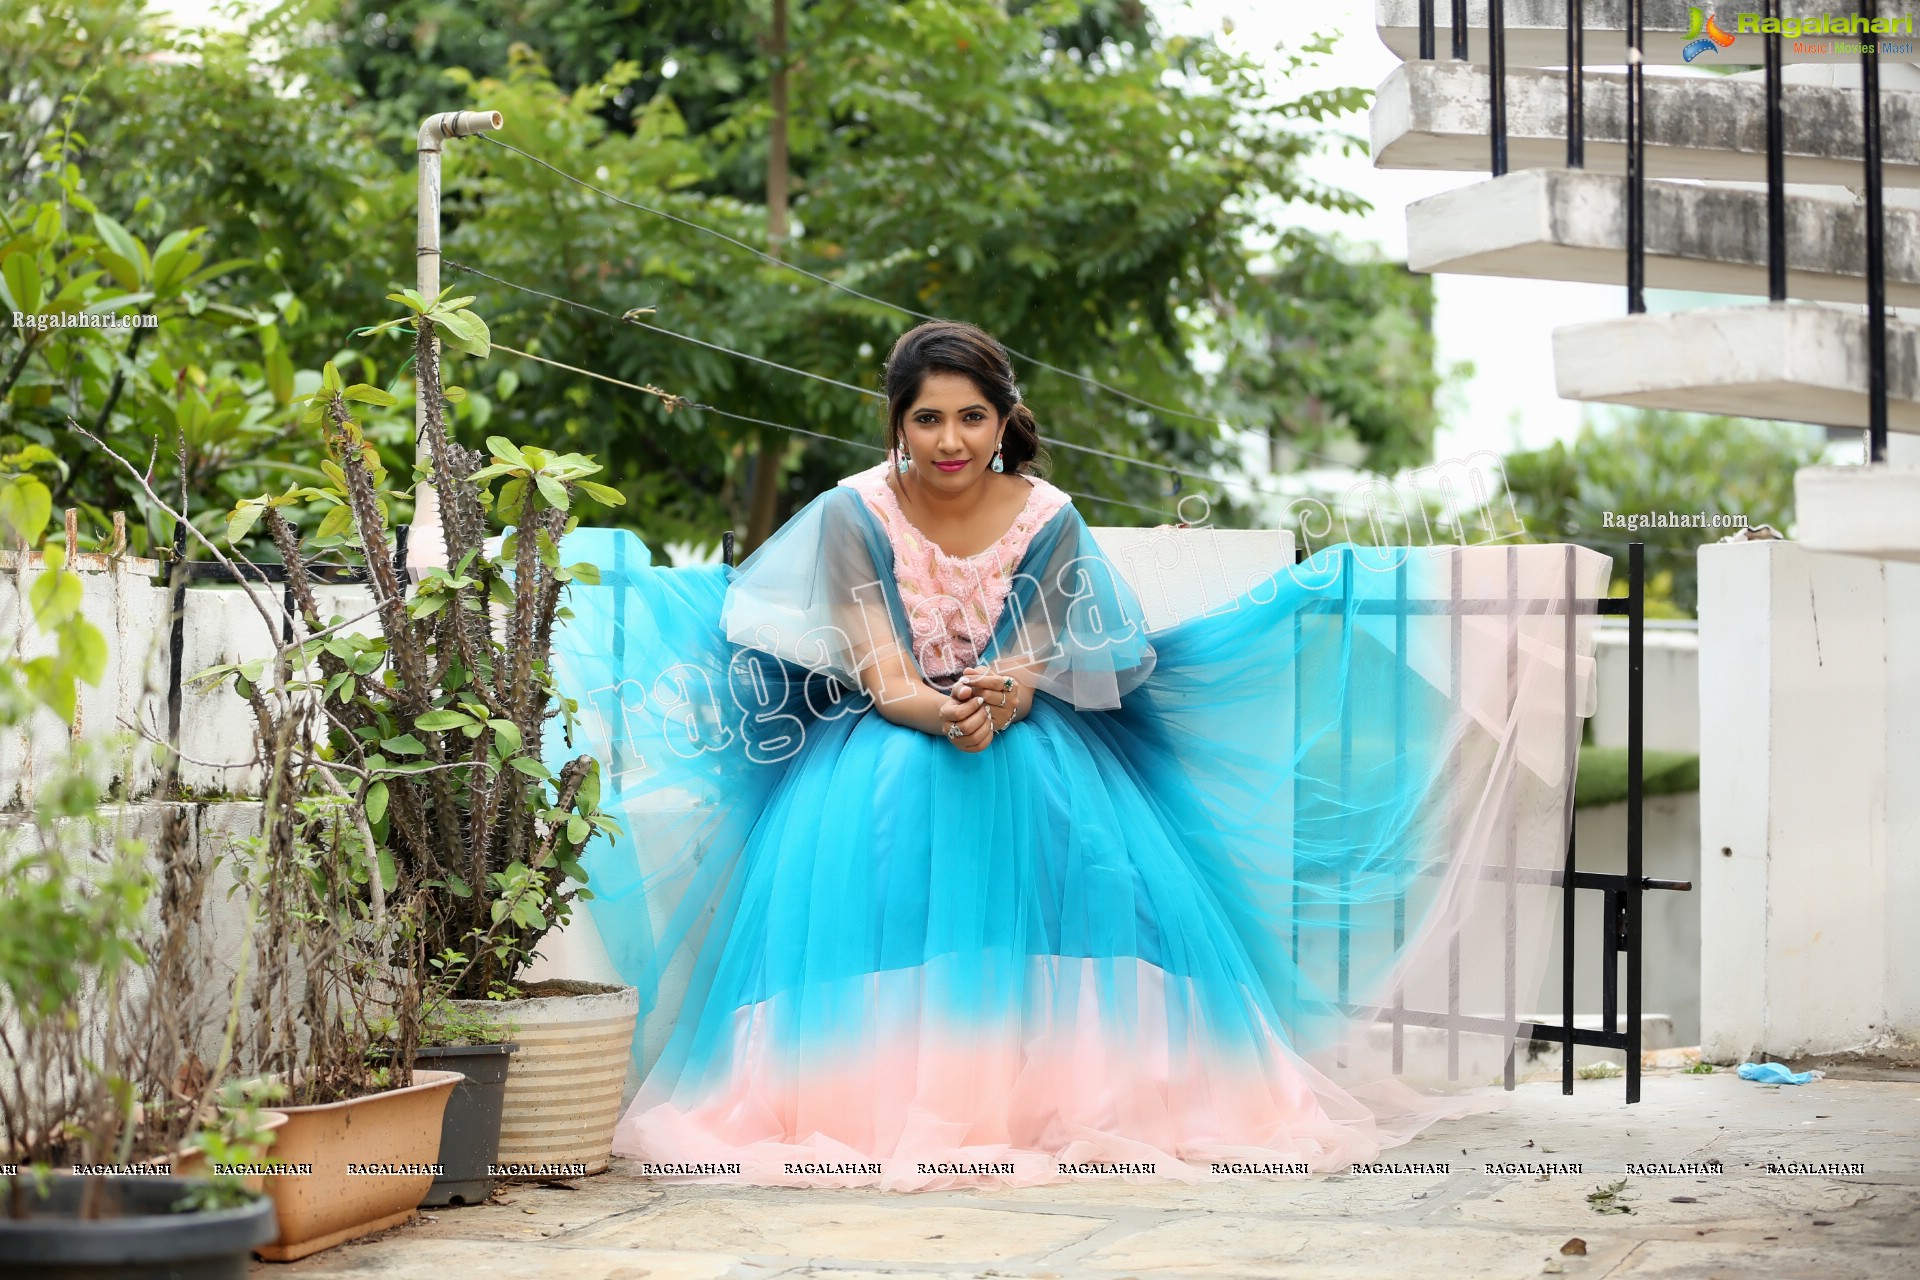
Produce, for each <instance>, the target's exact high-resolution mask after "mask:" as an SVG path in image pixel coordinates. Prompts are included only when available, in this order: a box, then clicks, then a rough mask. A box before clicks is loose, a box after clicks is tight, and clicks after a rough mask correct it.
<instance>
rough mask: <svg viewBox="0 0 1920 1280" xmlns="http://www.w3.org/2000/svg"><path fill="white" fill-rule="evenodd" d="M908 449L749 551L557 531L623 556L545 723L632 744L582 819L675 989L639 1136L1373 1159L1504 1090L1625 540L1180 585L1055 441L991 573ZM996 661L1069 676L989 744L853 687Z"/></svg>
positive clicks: (1348, 552) (834, 1161) (1212, 1169)
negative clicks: (921, 520)
mask: <svg viewBox="0 0 1920 1280" xmlns="http://www.w3.org/2000/svg"><path fill="white" fill-rule="evenodd" d="M882 474H883V473H882V472H881V471H880V470H879V469H878V468H876V469H875V470H874V471H871V472H866V473H862V475H860V476H856V477H850V478H849V479H848V480H847V481H845V482H843V483H842V484H841V485H839V486H836V487H835V488H834V489H833V490H831V491H830V492H828V493H825V494H823V495H821V496H820V497H818V498H817V499H815V500H814V501H813V502H811V503H810V504H809V505H808V506H807V507H806V508H805V509H803V510H802V511H800V512H799V513H798V514H796V515H795V516H794V517H793V518H792V519H791V520H790V521H789V522H788V523H787V524H786V525H785V526H784V527H783V528H782V529H780V530H779V531H778V533H776V534H775V535H774V536H773V537H772V538H771V539H770V540H769V541H768V542H767V543H766V544H765V545H764V546H762V547H760V548H759V549H758V550H757V551H756V552H755V553H754V554H753V555H752V556H750V557H748V559H747V560H746V561H745V563H743V564H742V565H740V566H739V567H738V568H737V569H734V568H728V567H725V566H717V565H716V566H705V567H690V568H664V567H655V566H653V565H652V564H651V556H650V554H649V552H648V550H647V548H646V547H645V546H644V545H643V544H642V543H641V542H640V541H639V539H638V538H636V537H635V536H634V535H633V534H631V533H627V532H624V531H611V530H585V529H583V530H579V531H577V532H575V533H573V534H570V535H569V536H568V538H567V545H566V551H567V559H569V560H587V561H591V562H593V563H594V564H596V565H597V566H598V567H599V569H600V573H601V580H600V583H599V584H598V585H596V586H591V587H583V586H576V587H575V588H574V589H573V590H572V592H571V598H570V601H569V605H570V608H571V610H572V613H573V617H572V618H571V619H570V620H568V621H567V622H565V623H564V625H563V626H562V628H561V630H560V632H559V634H558V638H557V642H556V645H557V647H556V674H557V676H558V678H559V679H560V681H561V684H562V687H563V689H564V690H565V692H566V693H567V694H568V695H569V696H571V697H572V698H574V699H576V700H577V702H578V704H579V715H578V722H577V726H576V730H575V733H574V735H573V741H572V744H571V746H570V747H569V746H568V745H567V744H565V743H562V742H561V741H560V738H561V735H560V734H559V733H558V732H554V733H551V734H550V735H549V742H550V746H549V751H550V752H551V753H552V754H554V755H555V757H556V758H558V757H559V755H560V754H562V753H564V752H567V751H574V752H577V751H579V750H583V749H584V750H588V751H591V752H593V753H594V754H595V755H596V756H597V757H598V758H599V759H600V760H601V762H602V767H603V774H604V782H603V792H604V795H605V797H606V800H605V803H606V804H607V806H608V807H609V808H610V809H613V810H614V811H616V812H617V813H618V814H619V816H620V817H621V818H622V821H623V825H624V828H625V832H624V835H623V836H622V837H621V838H619V839H617V840H614V841H612V842H610V843H609V842H606V841H601V842H598V843H596V844H595V845H594V846H593V849H592V851H591V853H590V855H589V857H588V859H587V866H588V869H589V872H590V877H591V879H590V884H591V889H592V892H593V895H594V896H593V899H592V901H591V903H590V907H589V913H590V922H584V921H583V922H582V927H590V929H591V931H592V932H593V933H595V934H597V943H596V945H597V946H599V947H604V955H605V958H606V960H607V961H608V962H609V963H610V965H611V967H612V969H613V971H614V972H616V973H618V975H619V976H620V978H621V979H622V980H623V981H625V982H628V983H631V984H633V985H634V986H636V987H637V988H638V989H639V991H640V995H641V1005H642V1013H643V1017H642V1022H641V1027H640V1030H639V1032H638V1034H637V1035H636V1037H635V1049H634V1052H635V1059H636V1069H637V1072H638V1074H640V1075H641V1076H642V1077H643V1079H642V1080H641V1084H640V1087H639V1091H638V1094H637V1095H636V1096H635V1097H634V1098H633V1100H632V1102H631V1104H630V1105H629V1106H628V1108H627V1110H626V1112H625V1115H624V1116H623V1118H622V1119H621V1121H620V1124H619V1127H618V1130H617V1132H616V1136H615V1144H614V1150H615V1152H616V1154H619V1155H623V1156H627V1157H631V1158H634V1159H638V1160H640V1161H643V1162H644V1164H643V1166H642V1167H643V1168H646V1169H649V1170H652V1171H657V1172H665V1173H668V1174H678V1175H681V1176H688V1177H703V1176H708V1177H710V1176H719V1177H726V1178H738V1179H740V1180H744V1181H750V1182H763V1183H791V1184H800V1185H822V1184H847V1185H878V1186H883V1187H891V1188H899V1189H926V1188H938V1187H948V1186H956V1185H1006V1184H1024V1183H1033V1182H1043V1181H1051V1180H1054V1179H1058V1178H1063V1177H1074V1176H1112V1177H1120V1178H1131V1177H1138V1178H1175V1179H1182V1180H1205V1179H1208V1178H1213V1177H1220V1176H1231V1175H1233V1174H1237V1173H1241V1172H1252V1173H1256V1174H1261V1173H1264V1174H1281V1175H1284V1174H1287V1173H1299V1172H1302V1171H1311V1172H1325V1171H1330V1170H1339V1169H1343V1168H1346V1167H1349V1166H1350V1165H1351V1164H1352V1163H1354V1162H1357V1161H1366V1160H1372V1159H1374V1158H1376V1157H1377V1156H1378V1155H1379V1154H1380V1153H1381V1152H1382V1151H1383V1150H1384V1149H1386V1148H1388V1147H1391V1146H1393V1145H1396V1144H1398V1143H1401V1142H1405V1141H1406V1140H1408V1139H1409V1138H1411V1137H1412V1136H1413V1135H1414V1134H1416V1133H1418V1132H1420V1131H1421V1130H1422V1129H1424V1128H1425V1127H1427V1126H1428V1125H1430V1124H1432V1123H1434V1122H1435V1121H1437V1120H1440V1119H1442V1118H1445V1117H1448V1116H1457V1115H1460V1114H1463V1113H1465V1112H1469V1111H1475V1110H1483V1109H1488V1108H1491V1107H1493V1106H1497V1105H1498V1104H1499V1102H1500V1091H1499V1090H1498V1089H1497V1088H1492V1087H1491V1086H1490V1080H1491V1073H1492V1072H1496V1071H1498V1070H1499V1068H1500V1065H1501V1064H1502V1062H1503V1060H1504V1055H1505V1054H1506V1053H1507V1052H1509V1051H1510V1050H1512V1049H1513V1048H1514V1046H1515V1044H1516V1043H1519V1044H1521V1045H1524V1039H1523V1038H1522V1031H1521V1027H1522V1024H1523V1023H1525V1022H1526V1021H1528V1020H1529V1019H1531V1018H1532V1016H1533V1015H1534V1014H1535V1012H1536V1009H1535V1008H1534V1007H1533V1001H1534V998H1535V996H1536V995H1537V993H1538V989H1539V980H1540V976H1541V965H1542V962H1543V960H1544V956H1545V952H1546V943H1547V941H1548V939H1549V937H1550V935H1551V932H1552V929H1553V927H1554V922H1555V919H1556V914H1555V913H1556V911H1557V904H1558V902H1559V896H1560V890H1559V889H1558V888H1557V887H1553V886H1552V885H1551V884H1550V883H1549V880H1550V875H1548V874H1539V873H1542V872H1544V873H1551V872H1554V871H1557V869H1558V868H1559V867H1560V865H1561V861H1562V858H1563V855H1564V850H1565V846H1566V838H1567V826H1568V823H1569V821H1570V819H1571V799H1570V792H1571V786H1572V773H1573V768H1572V764H1573V758H1574V757H1573V750H1574V746H1575V744H1576V743H1577V741H1578V737H1579V732H1580V727H1581V719H1582V717H1583V716H1584V715H1586V714H1587V713H1588V711H1589V710H1590V701H1591V696H1592V690H1591V684H1592V669H1591V667H1592V661H1591V657H1590V656H1589V655H1590V654H1591V644H1592V632H1591V627H1592V623H1593V619H1592V617H1591V616H1579V617H1574V618H1572V619H1569V618H1568V617H1567V616H1566V615H1567V613H1568V610H1567V608H1566V607H1565V601H1566V600H1567V599H1569V598H1572V597H1575V596H1585V595H1595V594H1602V593H1604V585H1605V582H1606V574H1607V569H1608V561H1607V560H1606V558H1605V557H1602V556H1599V555H1596V554H1594V553H1592V552H1589V551H1585V550H1581V549H1577V548H1568V547H1524V548H1523V547H1478V548H1468V549H1464V550H1463V549H1461V548H1458V547H1453V548H1440V549H1432V548H1362V547H1355V546H1351V545H1340V546H1335V547H1329V548H1325V549H1323V550H1321V551H1319V552H1318V553H1316V554H1315V555H1313V556H1311V557H1309V558H1307V559H1305V560H1304V561H1303V562H1302V563H1300V564H1299V565H1297V566H1294V567H1292V568H1291V569H1286V568H1282V569H1281V570H1279V571H1278V572H1276V573H1274V574H1272V575H1270V576H1268V577H1266V578H1265V579H1264V580H1261V581H1258V582H1256V583H1253V584H1251V585H1250V586H1249V587H1248V589H1247V590H1245V591H1244V592H1242V593H1240V594H1239V595H1237V596H1236V597H1234V598H1233V599H1231V600H1229V601H1224V602H1222V604H1221V605H1220V606H1218V607H1216V608H1214V609H1212V610H1211V611H1209V612H1208V613H1206V614H1205V615H1204V616H1198V617H1192V618H1188V619H1186V620H1184V621H1180V622H1178V623H1177V624H1175V625H1171V626H1164V627H1160V628H1158V629H1149V627H1148V625H1147V619H1146V614H1145V613H1144V612H1143V610H1142V608H1141V605H1140V601H1139V598H1138V596H1137V595H1136V592H1135V587H1134V585H1133V584H1130V582H1129V581H1128V579H1127V577H1126V576H1124V575H1123V574H1122V573H1121V572H1120V571H1119V569H1118V568H1117V567H1116V565H1115V564H1114V563H1113V562H1112V561H1111V560H1110V559H1109V558H1108V557H1107V556H1106V555H1105V554H1103V552H1102V549H1101V547H1100V546H1099V544H1098V543H1097V542H1096V540H1095V538H1094V536H1093V535H1092V533H1091V532H1090V530H1089V529H1088V527H1087V525H1086V524H1085V522H1084V521H1083V520H1082V518H1081V517H1080V515H1079V513H1078V512H1077V511H1076V510H1075V509H1074V508H1073V506H1072V505H1071V503H1070V502H1068V501H1067V500H1066V498H1065V496H1064V495H1063V494H1060V491H1059V490H1057V489H1053V488H1052V486H1048V485H1045V482H1044V481H1037V482H1035V487H1036V493H1037V494H1039V495H1040V498H1039V499H1036V501H1035V502H1031V503H1029V507H1028V511H1027V513H1025V514H1026V515H1027V516H1028V517H1029V521H1028V523H1029V525H1030V526H1031V527H1029V528H1025V529H1022V530H1020V531H1019V533H1020V536H1019V537H1017V538H1013V539H1012V541H1011V542H1009V541H1008V540H1006V539H1003V542H1002V544H1000V545H1001V550H1002V551H1003V552H1005V551H1008V549H1009V548H1011V553H1010V554H1005V555H1002V556H1000V557H998V558H997V559H996V558H994V557H984V556H983V557H981V558H974V560H975V564H974V567H975V569H976V570H977V573H976V578H977V581H976V583H975V584H974V587H973V590H974V591H975V592H977V594H970V593H969V591H966V590H955V589H953V588H952V587H951V585H950V583H931V584H930V583H928V582H927V581H924V580H920V579H917V578H916V577H915V576H914V574H913V573H912V572H910V571H909V570H910V569H911V568H912V565H910V564H909V561H912V560H915V559H916V557H918V558H922V559H923V558H924V556H925V555H926V554H929V553H928V552H927V551H926V549H924V548H921V547H920V546H919V545H918V544H917V543H916V542H915V541H914V535H913V531H912V529H911V526H907V525H903V524H902V523H901V522H900V521H899V520H898V519H896V518H895V517H897V515H898V513H897V510H893V511H889V510H888V508H887V507H886V505H885V503H884V501H883V500H881V499H879V498H878V496H877V495H878V492H879V490H877V489H876V485H877V486H879V488H880V489H884V484H883V483H882V482H881V480H880V477H881V476H882ZM1042 486H1044V488H1043V487H1042ZM1056 495H1057V496H1056ZM1043 499H1050V501H1048V500H1043ZM1011 532H1012V531H1010V534H1011ZM1163 536H1165V537H1167V538H1180V537H1187V538H1191V537H1194V536H1198V535H1196V534H1195V533H1194V532H1193V531H1179V532H1177V533H1176V532H1175V531H1164V535H1163ZM940 554H941V555H944V553H940ZM948 559H949V560H951V559H954V558H952V557H948ZM954 567H955V566H953V565H948V566H946V568H947V569H948V570H952V569H953V568H954ZM1150 569H1151V566H1149V571H1150ZM1134 576H1135V578H1136V579H1137V578H1138V577H1139V573H1138V572H1136V573H1135V575H1134ZM935 588H941V589H937V590H936V589H935ZM1529 600H1532V601H1534V603H1533V604H1531V605H1529V604H1527V603H1526V602H1527V601H1529ZM1542 600H1545V601H1546V603H1545V605H1544V606H1543V605H1542V604H1541V603H1539V602H1540V601H1542ZM1458 601H1467V602H1468V603H1467V604H1466V605H1465V606H1464V607H1461V606H1460V605H1458V604H1456V603H1454V602H1458ZM1556 603H1558V605H1559V608H1558V610H1557V611H1556V609H1555V607H1554V606H1555V604H1556ZM1442 606H1444V607H1442ZM968 627H972V628H973V630H972V632H971V633H969V632H968V630H967V629H968ZM956 654H957V655H958V656H956ZM966 661H983V662H987V663H995V664H1003V665H1004V664H1022V668H1023V670H1024V671H1025V672H1026V673H1027V678H1029V679H1031V680H1032V681H1033V683H1034V684H1035V685H1036V687H1037V690H1038V691H1037V692H1036V694H1035V696H1034V699H1033V708H1032V712H1031V714H1030V716H1028V717H1027V718H1025V719H1024V720H1022V721H1020V722H1019V723H1016V724H1015V725H1013V726H1012V727H1011V728H1010V729H1008V730H1007V731H1006V732H1004V733H1002V734H1000V735H998V736H997V737H996V738H995V739H994V740H993V742H992V743H991V745H990V746H989V747H988V748H987V749H986V750H984V751H982V752H980V753H978V754H966V753H963V752H961V751H958V750H956V749H955V748H954V747H953V746H952V745H951V744H950V743H949V742H947V741H945V740H943V739H941V738H939V737H936V736H932V735H929V734H926V733H923V732H920V731H918V730H915V729H911V728H906V727H902V726H899V725H895V724H893V723H891V722H889V721H888V720H887V719H885V718H884V717H883V716H882V715H881V714H880V713H879V711H878V710H877V709H876V708H875V707H874V706H873V703H872V699H871V698H870V697H869V696H867V695H866V694H865V693H863V692H860V690H861V679H860V673H861V672H862V670H863V669H864V668H865V667H867V666H869V665H872V664H874V663H880V662H893V663H903V664H910V665H908V666H907V667H905V670H907V671H909V672H911V673H912V674H913V675H914V676H915V677H916V678H921V679H925V680H927V681H929V682H930V683H934V684H936V685H944V684H946V683H949V682H950V680H951V678H952V677H953V675H954V674H955V672H956V671H957V670H958V667H957V666H955V665H953V664H955V663H956V662H959V663H962V664H963V665H964V663H965V662H966ZM1528 870H1531V871H1533V872H1535V873H1536V874H1532V875H1529V874H1527V872H1528ZM1408 1011H1413V1013H1412V1014H1409V1013H1408ZM1422 1013H1436V1014H1437V1013H1445V1014H1447V1015H1448V1016H1449V1018H1451V1019H1454V1020H1455V1021H1456V1023H1458V1020H1459V1019H1461V1018H1465V1019H1466V1020H1467V1021H1466V1023H1465V1024H1464V1025H1465V1026H1466V1027H1467V1029H1466V1030H1465V1031H1461V1030H1459V1029H1458V1026H1456V1029H1454V1030H1451V1031H1450V1030H1447V1029H1446V1028H1445V1027H1443V1026H1437V1025H1433V1024H1434V1022H1435V1019H1433V1018H1428V1019H1427V1020H1426V1021H1425V1022H1423V1021H1422V1020H1421V1018H1420V1017H1419V1016H1416V1015H1419V1014H1422ZM1489 1064H1491V1065H1489Z"/></svg>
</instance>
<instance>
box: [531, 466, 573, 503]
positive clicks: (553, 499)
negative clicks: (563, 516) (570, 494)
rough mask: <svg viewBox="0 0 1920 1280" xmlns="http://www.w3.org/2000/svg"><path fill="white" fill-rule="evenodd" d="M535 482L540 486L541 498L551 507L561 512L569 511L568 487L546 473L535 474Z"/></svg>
mask: <svg viewBox="0 0 1920 1280" xmlns="http://www.w3.org/2000/svg"><path fill="white" fill-rule="evenodd" d="M533 482H534V483H535V484H537V485H539V486H540V496H541V497H543V498H545V499H546V500H547V503H548V505H549V506H552V507H554V508H556V509H558V510H561V511H565V510H566V509H567V507H568V505H569V500H568V498H567V486H565V485H564V484H561V483H560V482H559V481H558V480H555V479H554V478H553V477H552V476H550V475H548V474H547V473H546V472H544V471H539V472H535V473H534V477H533Z"/></svg>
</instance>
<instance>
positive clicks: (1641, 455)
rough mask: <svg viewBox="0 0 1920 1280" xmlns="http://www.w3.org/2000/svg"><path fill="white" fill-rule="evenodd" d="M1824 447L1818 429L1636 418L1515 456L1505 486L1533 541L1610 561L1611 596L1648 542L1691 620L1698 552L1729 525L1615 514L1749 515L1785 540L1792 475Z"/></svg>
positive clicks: (1595, 425)
mask: <svg viewBox="0 0 1920 1280" xmlns="http://www.w3.org/2000/svg"><path fill="white" fill-rule="evenodd" d="M1823 450H1824V443H1823V441H1822V439H1821V436H1820V433H1819V430H1818V428H1809V427H1796V426H1790V425H1787V424H1783V423H1777V422H1756V421H1753V420H1750V419H1745V418H1721V417H1704V416H1700V415H1695V414H1684V413H1667V412H1662V411H1656V410H1638V411H1632V412H1621V413H1617V414H1613V415H1611V416H1609V417H1607V418H1602V419H1601V420H1599V421H1598V422H1595V421H1592V420H1589V421H1588V422H1586V423H1584V424H1583V425H1582V426H1581V428H1580V434H1579V436H1578V438H1577V439H1575V440H1574V442H1573V443H1572V444H1571V445H1568V444H1566V443H1563V442H1561V441H1555V442H1554V443H1553V444H1551V445H1549V446H1547V447H1546V448H1544V449H1535V450H1531V451H1528V452H1525V453H1515V454H1511V455H1509V456H1508V458H1507V464H1506V465H1507V483H1508V485H1509V487H1510V489H1511V490H1512V493H1513V497H1514V505H1515V509H1516V510H1517V511H1518V512H1519V514H1520V516H1521V518H1522V519H1523V520H1524V521H1525V523H1526V525H1527V529H1528V531H1529V533H1530V534H1531V535H1532V537H1534V538H1535V539H1537V540H1539V541H1543V542H1559V541H1566V542H1578V543H1586V544H1591V545H1593V546H1597V547H1599V548H1600V549H1601V550H1604V551H1606V552H1608V553H1609V554H1611V555H1612V556H1613V557H1614V589H1615V591H1616V592H1619V591H1622V590H1624V583H1625V581H1626V546H1627V544H1628V543H1629V542H1644V543H1645V544H1646V547H1647V551H1646V565H1647V576H1648V580H1649V581H1650V582H1651V581H1654V580H1656V579H1660V578H1662V577H1663V575H1664V576H1666V577H1667V578H1668V579H1669V580H1670V582H1671V588H1670V591H1669V592H1668V595H1669V598H1670V599H1671V602H1672V604H1673V606H1674V608H1675V609H1676V610H1677V611H1678V612H1679V614H1680V615H1681V616H1683V617H1692V616H1694V613H1695V611H1696V610H1697V609H1698V607H1699V599H1700V585H1699V568H1698V564H1697V562H1696V559H1695V553H1696V551H1697V549H1698V548H1699V547H1700V545H1701V544H1702V543H1707V542H1716V541H1718V540H1719V539H1721V538H1723V537H1726V536H1727V535H1728V534H1730V533H1732V532H1733V529H1731V528H1728V527H1720V528H1705V529H1694V528H1665V529H1663V528H1647V529H1639V530H1636V531H1631V532H1629V531H1628V530H1626V529H1624V528H1620V527H1619V520H1620V517H1622V516H1626V515H1645V514H1652V513H1656V512H1678V513H1684V514H1688V515H1691V514H1693V513H1704V514H1705V515H1706V516H1708V517H1709V519H1711V517H1713V516H1744V517H1745V518H1746V521H1747V524H1748V525H1749V526H1756V525H1761V524H1767V525H1771V526H1773V528H1774V529H1776V530H1778V531H1779V532H1781V533H1783V534H1784V533H1787V532H1789V531H1790V530H1791V528H1792V525H1793V475H1794V472H1796V471H1798V470H1799V469H1800V468H1801V467H1804V466H1810V465H1812V464H1814V463H1816V462H1818V461H1819V460H1820V456H1821V454H1822V452H1823ZM1610 516H1611V517H1612V527H1609V517H1610Z"/></svg>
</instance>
